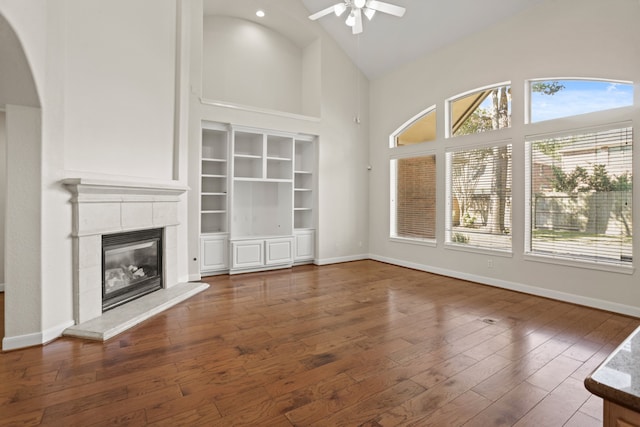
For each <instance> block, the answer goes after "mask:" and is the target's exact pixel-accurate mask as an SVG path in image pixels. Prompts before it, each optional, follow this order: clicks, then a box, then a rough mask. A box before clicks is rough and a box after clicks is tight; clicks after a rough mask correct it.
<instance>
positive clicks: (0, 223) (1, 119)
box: [0, 111, 7, 291]
mask: <svg viewBox="0 0 640 427" xmlns="http://www.w3.org/2000/svg"><path fill="white" fill-rule="evenodd" d="M6 206H7V122H6V114H5V113H4V111H0V284H1V287H0V290H2V291H4V250H5V209H6Z"/></svg>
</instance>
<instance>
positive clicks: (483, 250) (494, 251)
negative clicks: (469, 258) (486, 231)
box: [444, 243, 513, 258]
mask: <svg viewBox="0 0 640 427" xmlns="http://www.w3.org/2000/svg"><path fill="white" fill-rule="evenodd" d="M444 247H445V248H446V249H450V250H453V251H460V252H473V253H476V254H485V255H491V256H498V257H504V258H512V257H513V252H511V251H508V250H500V249H488V248H481V247H478V246H469V245H459V244H455V243H445V244H444Z"/></svg>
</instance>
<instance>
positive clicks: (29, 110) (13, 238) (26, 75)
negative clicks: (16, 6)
mask: <svg viewBox="0 0 640 427" xmlns="http://www.w3.org/2000/svg"><path fill="white" fill-rule="evenodd" d="M0 58H1V60H0V176H2V177H3V178H0V283H1V284H2V288H3V289H2V290H3V291H4V298H3V300H4V306H3V307H1V309H2V315H3V317H4V322H3V323H4V324H3V325H2V326H3V328H2V331H0V332H2V334H1V336H2V338H5V337H6V336H7V335H9V334H7V333H5V328H6V327H8V325H18V324H22V323H23V322H24V321H25V319H28V318H31V319H32V320H30V321H27V324H29V326H27V327H26V328H25V329H24V331H38V330H39V328H40V327H39V326H36V325H39V324H40V317H41V310H40V308H41V305H42V304H41V301H40V300H37V298H36V301H34V302H33V303H32V304H29V305H27V306H25V305H24V304H23V303H24V301H25V300H28V299H30V298H32V297H33V295H34V294H37V293H38V292H37V289H38V287H39V286H40V283H39V281H38V283H33V284H29V285H26V284H25V282H27V281H28V279H27V278H26V277H24V276H23V274H22V272H20V271H19V270H17V269H14V268H13V267H10V268H9V269H8V270H7V269H6V268H5V267H6V266H9V265H11V264H12V262H13V261H14V260H15V259H19V258H24V257H25V256H28V255H27V253H29V252H33V249H34V248H37V250H35V253H31V258H32V259H31V262H32V263H33V264H34V265H38V267H37V268H36V270H37V271H39V268H40V267H39V264H40V261H41V259H40V258H41V257H40V249H39V244H38V242H37V241H36V242H34V241H33V238H32V237H33V236H34V235H37V234H38V233H39V228H38V227H37V226H36V230H34V231H33V233H28V234H27V235H26V236H22V237H20V235H21V234H23V231H24V229H25V228H27V227H33V225H34V224H35V223H39V216H40V210H39V209H36V210H34V209H33V208H34V207H36V206H37V202H36V203H35V204H34V201H35V200H37V199H39V194H40V189H39V188H37V190H36V194H28V195H25V196H24V198H23V197H22V196H23V193H24V187H23V183H22V182H21V181H23V180H24V178H25V175H27V174H28V173H30V174H33V176H31V177H30V178H28V180H29V181H31V182H32V185H33V186H34V187H35V183H39V182H40V176H41V168H40V165H39V156H40V154H39V153H40V151H41V149H40V148H41V138H42V137H41V127H40V122H41V110H40V100H39V97H38V92H37V88H36V85H35V82H34V78H33V74H32V71H31V67H30V65H29V62H28V60H27V57H26V54H25V52H24V49H23V46H22V43H21V42H20V40H19V38H18V36H17V34H16V32H15V31H14V29H13V27H12V26H11V25H10V24H9V22H8V21H7V20H6V19H5V17H4V16H3V15H2V14H0ZM32 166H33V167H32ZM26 171H29V172H26ZM5 177H6V179H5ZM25 210H26V211H33V212H32V213H31V214H30V215H29V218H28V219H27V220H26V221H24V220H23V219H21V217H22V216H23V213H24V211H25ZM36 240H38V239H36ZM19 241H20V244H17V242H19ZM25 279H26V280H25ZM34 326H35V327H34ZM13 334H15V335H20V334H24V332H23V331H21V330H16V331H13ZM3 344H4V339H3ZM18 346H19V345H17V346H16V345H12V346H10V348H11V347H12V348H16V347H18ZM3 347H4V345H3ZM5 349H6V348H5Z"/></svg>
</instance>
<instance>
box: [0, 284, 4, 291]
mask: <svg viewBox="0 0 640 427" xmlns="http://www.w3.org/2000/svg"><path fill="white" fill-rule="evenodd" d="M0 292H4V283H0Z"/></svg>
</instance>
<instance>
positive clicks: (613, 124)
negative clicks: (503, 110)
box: [523, 106, 637, 274]
mask: <svg viewBox="0 0 640 427" xmlns="http://www.w3.org/2000/svg"><path fill="white" fill-rule="evenodd" d="M632 109H633V106H629V107H623V108H617V109H613V110H604V111H598V112H593V113H587V114H581V115H577V116H571V117H562V118H558V119H553V120H545V121H541V122H536V123H531V124H529V125H527V126H526V127H527V128H528V130H534V129H535V128H539V130H544V132H531V131H529V132H525V133H524V141H523V142H524V161H525V164H524V179H525V183H524V185H525V188H524V189H525V192H524V193H525V194H524V196H525V197H524V220H525V227H524V248H523V259H524V260H526V261H535V262H543V263H548V264H557V265H563V266H568V267H578V268H587V269H592V270H602V271H608V272H615V273H623V274H633V272H634V271H635V260H633V259H632V261H631V262H630V263H625V264H622V263H617V262H615V261H611V262H607V261H595V260H590V259H587V258H584V257H579V256H572V255H547V254H543V253H539V252H534V251H532V250H531V248H532V238H533V206H532V204H531V200H532V164H531V162H532V161H533V159H532V149H533V148H532V145H533V143H534V142H535V141H536V140H540V139H547V138H561V137H569V136H573V135H581V134H586V133H596V132H602V131H607V130H614V129H619V128H625V127H631V128H632V130H633V122H632V120H631V118H630V117H631V115H630V113H631V111H632ZM618 110H620V111H618ZM611 111H616V113H614V114H615V116H617V117H618V118H621V119H622V117H619V116H620V115H622V114H625V115H627V117H628V118H627V120H619V121H616V120H611V118H612V117H611ZM583 116H586V117H583ZM576 117H579V118H580V119H579V120H577V121H578V122H579V123H580V124H582V126H578V127H576V126H573V127H570V126H569V125H570V124H573V125H575V124H576V120H575V119H576ZM595 118H600V120H599V123H597V124H594V123H593V121H594V119H595ZM589 123H591V125H590V126H589V125H588V124H589ZM634 133H635V132H634ZM635 139H636V137H635V135H633V136H632V147H633V143H634V142H635ZM632 155H633V148H632ZM636 164H637V161H636V160H633V158H632V164H631V171H632V182H633V175H635V173H634V172H635V171H634V166H635V165H636ZM635 204H636V205H637V203H635ZM633 208H634V201H633V198H632V216H635V215H634V214H633ZM631 239H632V248H633V247H634V246H636V245H635V243H634V240H635V237H634V236H633V234H632V236H631Z"/></svg>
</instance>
